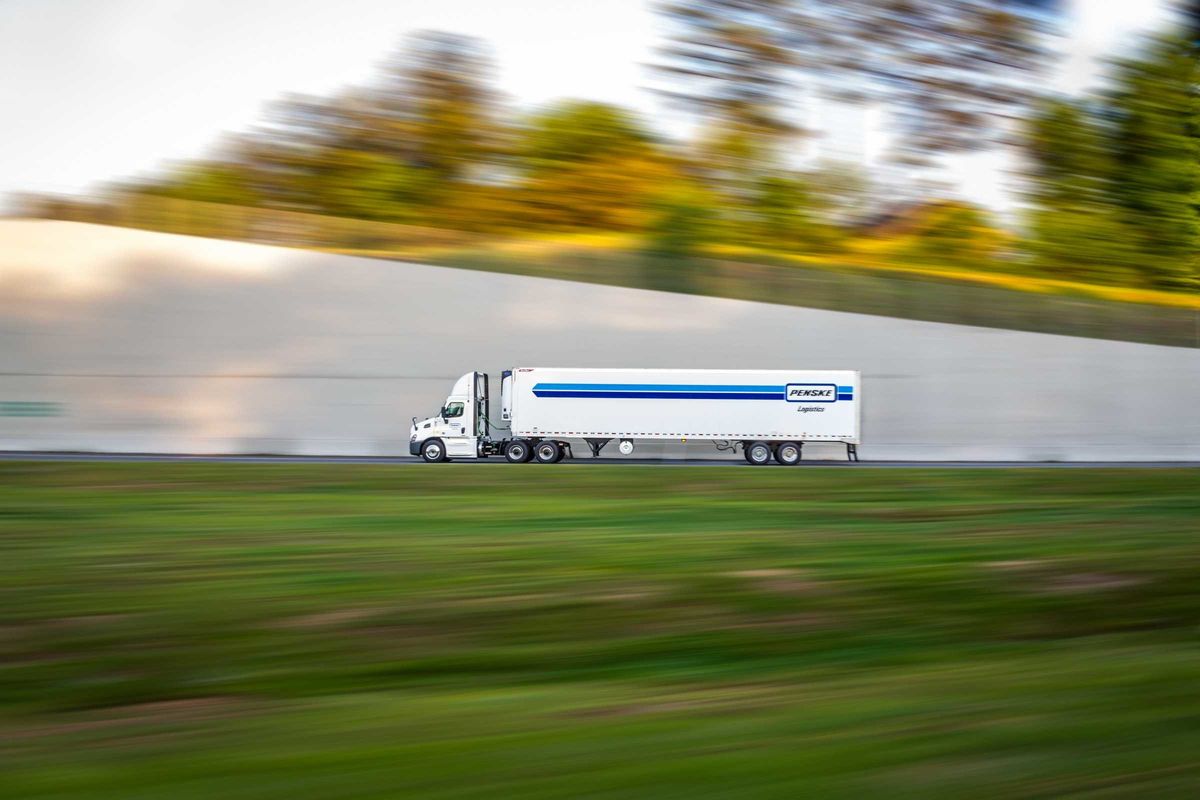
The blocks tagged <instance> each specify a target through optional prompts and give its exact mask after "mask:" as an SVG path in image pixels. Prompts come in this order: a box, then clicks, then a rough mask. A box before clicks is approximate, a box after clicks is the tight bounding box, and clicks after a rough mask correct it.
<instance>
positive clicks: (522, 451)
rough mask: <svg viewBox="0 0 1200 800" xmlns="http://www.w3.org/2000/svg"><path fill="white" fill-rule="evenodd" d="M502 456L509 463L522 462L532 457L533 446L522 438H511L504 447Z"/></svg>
mask: <svg viewBox="0 0 1200 800" xmlns="http://www.w3.org/2000/svg"><path fill="white" fill-rule="evenodd" d="M504 458H505V459H506V460H507V461H508V462H509V463H510V464H524V463H525V462H526V461H528V460H529V459H531V458H533V448H532V447H530V446H529V442H527V441H525V440H524V439H513V440H512V441H511V442H509V443H508V446H507V447H505V448H504Z"/></svg>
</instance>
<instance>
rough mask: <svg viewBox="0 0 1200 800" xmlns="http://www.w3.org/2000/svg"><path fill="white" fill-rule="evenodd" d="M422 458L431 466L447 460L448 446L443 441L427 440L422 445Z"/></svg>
mask: <svg viewBox="0 0 1200 800" xmlns="http://www.w3.org/2000/svg"><path fill="white" fill-rule="evenodd" d="M421 458H423V459H425V461H426V462H428V463H430V464H436V463H438V462H439V461H445V460H446V445H444V444H442V440H441V439H426V440H425V443H424V444H422V445H421Z"/></svg>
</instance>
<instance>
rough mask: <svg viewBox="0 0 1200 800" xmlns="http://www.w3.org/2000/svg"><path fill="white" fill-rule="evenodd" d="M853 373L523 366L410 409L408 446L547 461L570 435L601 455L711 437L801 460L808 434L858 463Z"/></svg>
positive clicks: (721, 443) (565, 453)
mask: <svg viewBox="0 0 1200 800" xmlns="http://www.w3.org/2000/svg"><path fill="white" fill-rule="evenodd" d="M861 402H862V391H861V379H860V376H859V373H858V372H854V371H851V370H819V371H818V370H715V369H714V370H708V369H704V370H697V369H571V368H544V367H522V368H518V369H511V370H505V371H504V373H503V374H502V377H501V380H500V414H499V417H498V418H493V416H492V411H491V408H490V401H489V396H488V376H487V375H486V374H484V373H482V372H469V373H467V374H466V375H463V376H462V377H461V378H459V379H458V380H457V381H456V382H455V384H454V388H453V389H452V390H451V391H450V395H449V396H448V397H447V398H446V402H445V403H444V404H443V405H442V408H441V410H440V411H439V412H438V413H437V415H436V416H433V417H429V418H428V419H424V420H418V419H417V418H416V417H413V424H412V428H411V430H410V435H409V445H408V447H409V452H410V453H411V454H412V455H420V456H421V457H422V458H423V459H424V460H425V461H429V462H438V461H447V460H449V459H454V458H487V457H488V456H503V457H504V458H506V459H507V460H508V461H510V462H513V463H522V462H528V461H538V462H540V463H544V464H552V463H556V462H558V461H561V460H563V458H570V457H571V456H572V451H571V442H572V440H575V441H579V440H582V441H583V442H585V443H587V445H588V448H589V449H590V450H591V453H592V456H593V457H597V456H599V455H600V451H601V450H603V449H604V447H605V445H607V444H608V443H609V442H611V441H613V440H617V441H618V442H619V449H620V452H621V454H623V455H629V454H630V453H632V452H633V451H634V449H635V447H636V443H637V442H638V441H646V440H660V441H661V440H668V441H669V440H679V441H685V442H686V441H689V440H697V439H700V440H708V441H711V442H713V443H714V444H715V445H716V447H717V449H718V450H725V451H734V452H736V451H737V450H739V449H740V450H741V452H742V454H743V456H744V457H745V459H746V461H748V462H750V463H751V464H767V463H769V462H770V461H771V459H775V461H777V462H779V463H780V464H797V463H799V462H800V460H801V456H802V451H803V447H804V444H805V443H808V442H840V443H842V444H844V445H845V446H846V457H847V458H848V459H850V460H854V461H857V460H858V452H857V447H858V443H859V422H860V417H861V414H860V411H859V409H860V408H861V406H860V403H861Z"/></svg>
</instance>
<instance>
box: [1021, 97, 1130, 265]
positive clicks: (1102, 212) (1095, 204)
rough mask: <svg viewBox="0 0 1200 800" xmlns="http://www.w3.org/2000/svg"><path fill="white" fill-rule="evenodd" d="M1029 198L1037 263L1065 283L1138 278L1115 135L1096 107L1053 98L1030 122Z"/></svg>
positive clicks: (1027, 138) (1028, 144) (1027, 139)
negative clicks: (1118, 184)
mask: <svg viewBox="0 0 1200 800" xmlns="http://www.w3.org/2000/svg"><path fill="white" fill-rule="evenodd" d="M1026 148H1027V152H1028V155H1029V161H1030V179H1031V180H1030V182H1029V197H1030V199H1031V200H1032V201H1033V203H1034V205H1035V210H1034V212H1033V215H1032V217H1031V219H1030V235H1031V243H1030V246H1031V250H1032V253H1033V256H1034V263H1035V265H1036V266H1037V267H1039V268H1040V269H1041V270H1042V271H1044V272H1046V273H1048V274H1050V275H1053V276H1055V277H1061V278H1076V279H1090V280H1096V279H1098V280H1102V281H1108V282H1116V283H1125V282H1129V281H1131V280H1134V279H1136V277H1137V269H1138V262H1139V259H1140V256H1139V253H1138V249H1137V247H1136V245H1135V244H1134V234H1133V232H1132V231H1130V230H1129V229H1128V228H1126V227H1125V225H1124V223H1123V222H1122V221H1121V219H1120V217H1119V215H1118V214H1117V208H1116V206H1115V204H1114V202H1113V195H1112V178H1113V173H1114V170H1115V164H1114V160H1113V154H1112V145H1111V141H1110V136H1109V131H1108V130H1107V129H1106V127H1105V126H1104V125H1103V118H1102V115H1100V114H1099V113H1098V112H1097V110H1096V109H1092V108H1089V107H1088V106H1087V104H1085V103H1081V102H1076V101H1069V100H1048V101H1046V102H1044V103H1043V104H1042V105H1041V107H1040V108H1038V109H1037V112H1036V113H1035V114H1034V116H1033V117H1032V119H1031V120H1030V123H1029V131H1028V135H1027V137H1026Z"/></svg>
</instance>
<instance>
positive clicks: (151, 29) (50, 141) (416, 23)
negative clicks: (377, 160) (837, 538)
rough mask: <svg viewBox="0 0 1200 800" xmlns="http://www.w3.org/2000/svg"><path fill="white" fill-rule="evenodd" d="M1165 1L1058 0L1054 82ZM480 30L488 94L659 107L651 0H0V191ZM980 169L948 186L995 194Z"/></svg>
mask: <svg viewBox="0 0 1200 800" xmlns="http://www.w3.org/2000/svg"><path fill="white" fill-rule="evenodd" d="M1164 3H1165V0H1136V1H1135V0H1128V1H1126V0H1073V2H1072V16H1073V18H1074V24H1073V25H1072V29H1071V34H1072V38H1071V41H1070V42H1069V53H1068V58H1067V60H1066V61H1065V62H1064V65H1063V68H1062V70H1061V71H1060V74H1059V75H1058V77H1057V79H1056V82H1057V83H1058V85H1059V86H1060V87H1063V88H1065V89H1069V90H1078V89H1079V88H1081V87H1082V86H1085V85H1087V84H1088V83H1090V82H1093V81H1094V79H1095V74H1096V71H1097V70H1096V62H1097V59H1098V58H1102V57H1103V56H1105V55H1107V54H1109V53H1111V52H1112V50H1113V49H1114V47H1119V46H1120V44H1121V43H1122V42H1127V41H1128V40H1129V36H1130V34H1131V33H1132V32H1134V31H1136V30H1137V29H1139V28H1145V27H1147V26H1149V25H1153V24H1157V23H1159V22H1161V20H1162V17H1163V15H1164V10H1163V9H1164ZM425 28H435V29H440V30H448V31H456V32H460V33H466V34H471V35H474V36H479V37H482V38H484V39H486V40H487V41H488V43H489V44H490V45H491V47H492V51H493V54H494V57H495V60H496V64H497V68H498V80H499V84H500V88H501V90H502V91H504V92H505V93H507V94H508V95H510V96H511V97H512V98H513V99H514V100H516V101H517V102H519V103H522V104H538V103H543V102H545V101H547V100H550V99H553V98H557V97H564V96H571V97H584V98H589V99H596V100H606V101H612V102H616V103H621V104H623V105H627V106H633V107H635V108H637V109H639V110H641V111H643V112H645V113H647V114H649V115H653V114H656V113H657V112H658V109H657V108H656V104H655V102H654V99H653V98H652V97H651V96H649V95H648V94H647V93H646V92H645V91H644V87H645V85H646V83H647V74H646V71H645V68H644V65H645V64H646V63H647V62H648V61H650V60H651V59H652V49H653V47H654V44H655V41H656V21H655V19H654V16H653V14H652V12H651V10H650V2H649V0H339V2H329V1H328V0H238V1H237V2H235V1H234V0H228V1H227V2H217V1H216V0H0V113H2V114H3V117H2V119H3V125H0V194H3V193H7V192H12V191H39V192H64V193H65V192H78V191H82V190H85V189H87V188H88V187H90V186H93V185H95V184H96V183H99V182H104V181H107V180H110V179H113V178H118V177H126V176H130V175H134V174H139V173H148V172H151V171H153V170H155V169H158V168H161V167H162V166H163V165H164V164H165V163H167V162H169V161H170V160H172V159H179V158H185V157H190V156H195V155H198V154H202V153H204V152H205V151H206V150H207V149H209V148H210V147H211V146H212V144H213V143H214V142H215V141H216V139H217V138H218V136H219V135H220V133H221V132H223V131H235V130H242V129H245V128H247V127H249V126H250V125H251V124H252V123H253V122H254V121H255V120H256V119H258V118H259V116H260V113H261V111H262V108H263V104H264V102H266V101H268V100H270V99H272V98H275V97H278V96H279V95H281V94H282V93H285V92H296V91H298V92H317V93H321V92H328V91H330V90H333V89H336V88H338V87H340V86H345V85H349V84H354V83H360V82H362V81H364V80H365V79H367V78H368V77H369V76H370V75H371V74H372V71H373V69H374V68H375V67H376V66H377V65H378V64H379V62H380V61H381V60H382V59H383V58H384V57H385V56H386V55H387V54H388V53H389V52H390V51H392V50H393V49H394V48H395V47H396V46H397V45H398V43H399V42H400V41H401V39H402V37H403V36H404V34H406V33H408V32H411V31H414V30H420V29H425ZM995 182H996V179H995V178H994V177H992V176H990V173H989V168H988V167H978V168H968V169H967V170H966V172H965V173H964V176H963V190H964V192H965V193H966V194H967V195H968V196H971V197H974V198H977V199H979V200H980V201H981V202H985V203H988V204H992V205H994V204H995V203H996V202H997V198H998V197H1000V196H1001V195H1002V191H1001V190H1000V189H999V188H998V187H997V186H995V185H993V184H994V183H995Z"/></svg>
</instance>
